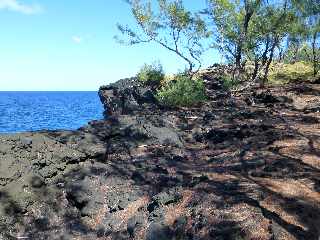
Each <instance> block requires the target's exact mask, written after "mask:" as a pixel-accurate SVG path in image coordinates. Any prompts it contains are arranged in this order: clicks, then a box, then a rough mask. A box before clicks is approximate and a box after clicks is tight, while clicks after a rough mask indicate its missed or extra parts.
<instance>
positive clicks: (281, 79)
mask: <svg viewBox="0 0 320 240" xmlns="http://www.w3.org/2000/svg"><path fill="white" fill-rule="evenodd" d="M268 80H269V83H271V84H286V83H290V82H295V81H313V80H314V77H313V67H312V65H311V64H310V63H307V62H296V63H294V64H281V63H278V64H273V65H272V66H271V68H270V73H269V77H268Z"/></svg>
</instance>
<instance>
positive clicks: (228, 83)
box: [221, 74, 240, 89]
mask: <svg viewBox="0 0 320 240" xmlns="http://www.w3.org/2000/svg"><path fill="white" fill-rule="evenodd" d="M221 80H222V83H223V86H224V87H225V88H226V89H233V88H235V87H237V86H239V84H240V81H239V80H237V79H234V78H233V77H232V75H231V74H224V75H222V76H221Z"/></svg>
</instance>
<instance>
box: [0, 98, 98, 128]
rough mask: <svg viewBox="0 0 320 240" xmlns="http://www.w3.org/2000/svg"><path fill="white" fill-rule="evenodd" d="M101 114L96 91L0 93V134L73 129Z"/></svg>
mask: <svg viewBox="0 0 320 240" xmlns="http://www.w3.org/2000/svg"><path fill="white" fill-rule="evenodd" d="M102 113H103V106H102V104H101V102H100V100H99V97H98V93H97V92H0V133H16V132H26V131H36V130H62V129H63V130H74V129H78V128H79V127H81V126H83V125H85V124H86V123H88V122H89V121H91V120H98V119H102V118H103V114H102Z"/></svg>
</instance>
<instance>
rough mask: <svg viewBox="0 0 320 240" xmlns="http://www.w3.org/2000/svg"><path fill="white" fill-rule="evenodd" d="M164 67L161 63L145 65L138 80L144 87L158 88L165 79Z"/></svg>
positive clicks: (138, 75)
mask: <svg viewBox="0 0 320 240" xmlns="http://www.w3.org/2000/svg"><path fill="white" fill-rule="evenodd" d="M164 76H165V75H164V72H163V67H162V65H161V64H160V63H152V64H144V65H143V66H142V68H141V69H140V71H139V72H138V74H137V78H138V80H139V81H140V82H141V83H142V84H143V85H144V86H150V87H152V88H157V87H159V86H160V85H161V82H162V81H163V79H164Z"/></svg>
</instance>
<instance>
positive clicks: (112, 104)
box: [99, 78, 156, 117]
mask: <svg viewBox="0 0 320 240" xmlns="http://www.w3.org/2000/svg"><path fill="white" fill-rule="evenodd" d="M99 97H100V100H101V102H102V103H103V105H104V108H105V113H104V115H105V116H106V117H108V116H111V115H121V114H133V113H134V112H135V111H139V110H142V107H141V105H143V104H145V103H148V104H154V103H156V99H155V97H154V92H153V91H152V90H151V89H150V88H148V87H143V86H142V85H141V84H140V83H139V81H138V80H137V78H125V79H121V80H119V81H117V82H116V83H113V84H110V85H107V86H102V87H100V89H99Z"/></svg>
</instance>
